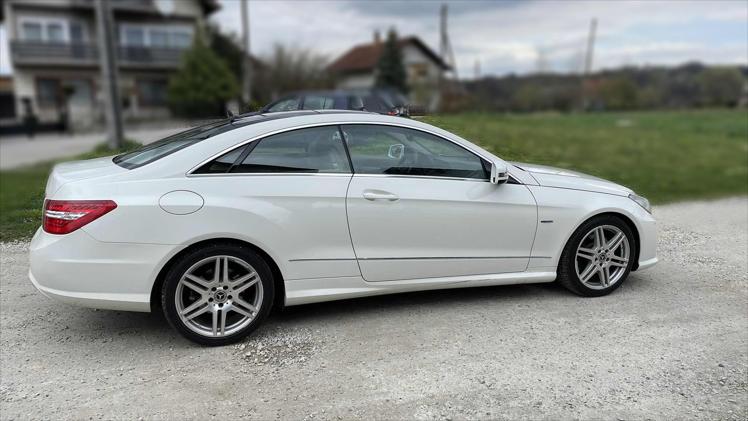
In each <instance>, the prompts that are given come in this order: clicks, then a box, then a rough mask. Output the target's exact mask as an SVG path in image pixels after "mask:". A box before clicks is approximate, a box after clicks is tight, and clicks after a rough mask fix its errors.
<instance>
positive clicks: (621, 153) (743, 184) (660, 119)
mask: <svg viewBox="0 0 748 421" xmlns="http://www.w3.org/2000/svg"><path fill="white" fill-rule="evenodd" d="M424 120H425V121H426V122H429V123H432V124H435V125H437V126H439V127H442V128H444V129H446V130H449V131H452V132H455V133H457V134H459V135H461V136H463V137H465V138H466V139H468V140H471V141H474V142H477V143H479V144H481V145H482V146H483V147H485V148H486V149H488V150H490V151H492V152H494V153H496V154H497V155H499V156H500V157H502V158H504V159H507V160H515V161H526V162H532V163H539V164H548V165H553V166H558V167H562V168H569V169H574V170H578V171H582V172H586V173H589V174H593V175H596V176H599V177H602V178H606V179H609V180H612V181H615V182H618V183H621V184H623V185H626V186H628V187H631V188H633V189H634V190H636V191H637V192H638V193H639V194H641V195H644V196H647V197H648V198H649V199H650V200H651V201H652V202H654V203H665V202H672V201H677V200H687V199H704V198H714V197H720V196H728V195H744V194H748V113H746V112H745V111H727V110H710V111H682V112H634V113H595V114H577V115H559V114H531V115H500V114H480V113H470V114H458V115H443V116H429V117H426V118H424ZM132 147H133V144H132V143H130V144H128V148H132ZM112 153H113V152H111V151H107V150H105V149H104V148H97V149H96V150H94V151H92V152H90V153H88V154H85V155H81V156H79V157H76V158H75V159H86V158H93V157H98V156H106V155H111V154H112ZM52 165H54V162H48V163H43V164H38V165H33V166H29V167H25V168H21V169H17V170H12V171H0V241H8V240H15V239H23V238H28V237H30V236H31V235H32V234H33V233H34V230H35V229H36V228H37V227H38V226H39V225H40V223H41V207H42V201H43V199H44V185H45V182H46V179H47V175H48V174H49V171H50V169H51V168H52Z"/></svg>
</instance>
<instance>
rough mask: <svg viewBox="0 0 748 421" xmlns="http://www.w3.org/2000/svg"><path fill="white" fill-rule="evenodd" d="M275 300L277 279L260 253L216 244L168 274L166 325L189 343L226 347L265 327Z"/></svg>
mask: <svg viewBox="0 0 748 421" xmlns="http://www.w3.org/2000/svg"><path fill="white" fill-rule="evenodd" d="M273 294H274V291H273V279H272V273H271V271H270V269H269V268H268V265H267V263H265V261H264V260H263V259H262V258H261V257H260V256H259V255H257V253H255V252H254V251H252V250H250V249H249V248H246V247H241V246H236V245H232V244H214V245H210V246H207V247H205V248H202V249H197V250H194V251H192V252H189V253H187V254H186V255H185V256H183V257H182V259H181V260H180V261H179V262H177V264H175V265H174V267H172V269H171V270H169V273H168V274H167V275H166V278H165V280H164V286H163V289H162V294H161V303H162V307H163V309H164V314H165V316H166V319H167V320H168V321H169V323H170V324H171V325H172V326H173V327H174V328H175V329H176V330H177V331H179V333H181V334H182V335H184V336H185V337H186V338H187V339H190V340H192V341H194V342H197V343H200V344H204V345H225V344H229V343H232V342H236V341H238V340H240V339H242V338H243V337H245V336H247V335H248V334H250V333H251V332H252V331H254V330H255V329H256V328H257V326H259V324H260V323H262V321H263V319H264V318H265V317H266V316H267V314H268V313H269V311H270V307H271V305H272V303H273Z"/></svg>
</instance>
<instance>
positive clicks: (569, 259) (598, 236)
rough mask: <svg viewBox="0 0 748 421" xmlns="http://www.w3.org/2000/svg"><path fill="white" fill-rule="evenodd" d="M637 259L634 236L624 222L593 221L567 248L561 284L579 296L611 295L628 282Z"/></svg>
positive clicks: (613, 218) (609, 217) (561, 264)
mask: <svg viewBox="0 0 748 421" xmlns="http://www.w3.org/2000/svg"><path fill="white" fill-rule="evenodd" d="M635 256H636V243H635V241H634V234H633V232H632V231H631V228H629V226H628V225H627V224H626V223H625V222H624V221H623V220H621V218H619V217H616V216H614V215H604V216H599V217H595V218H592V219H590V220H589V221H587V222H585V223H584V224H582V226H581V227H579V228H578V229H577V230H576V231H575V232H574V234H572V236H571V238H570V239H569V242H568V243H567V244H566V247H565V248H564V251H563V253H562V255H561V261H560V262H559V268H558V269H559V270H558V272H559V273H558V282H559V283H560V284H561V285H563V286H564V287H565V288H567V289H568V290H570V291H572V292H574V293H576V294H578V295H583V296H588V297H598V296H602V295H606V294H609V293H611V292H612V291H613V290H615V289H616V288H618V287H619V286H621V284H623V282H624V281H625V280H626V278H627V277H628V275H629V273H630V272H631V268H632V266H633V263H634V258H635Z"/></svg>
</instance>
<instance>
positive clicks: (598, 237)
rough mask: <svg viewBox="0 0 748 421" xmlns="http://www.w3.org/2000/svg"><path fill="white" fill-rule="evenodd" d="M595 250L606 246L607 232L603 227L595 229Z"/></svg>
mask: <svg viewBox="0 0 748 421" xmlns="http://www.w3.org/2000/svg"><path fill="white" fill-rule="evenodd" d="M594 235H595V248H596V249H597V248H600V247H602V246H603V244H605V230H603V227H597V228H595V234H594Z"/></svg>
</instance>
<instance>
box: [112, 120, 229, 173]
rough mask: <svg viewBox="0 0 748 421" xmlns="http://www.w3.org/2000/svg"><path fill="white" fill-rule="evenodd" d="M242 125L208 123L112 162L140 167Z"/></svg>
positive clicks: (118, 157) (128, 166) (131, 167)
mask: <svg viewBox="0 0 748 421" xmlns="http://www.w3.org/2000/svg"><path fill="white" fill-rule="evenodd" d="M242 125H243V124H237V123H234V122H232V121H231V120H228V119H227V120H221V121H218V122H213V123H208V124H205V125H202V126H198V127H194V128H192V129H189V130H185V131H183V132H179V133H177V134H174V135H171V136H169V137H166V138H164V139H161V140H159V141H156V142H153V143H151V144H149V145H145V146H143V147H141V148H139V149H136V150H134V151H132V152H127V153H124V154H122V155H117V156H115V157H114V159H113V160H112V161H113V162H114V163H115V164H117V165H119V166H120V167H123V168H127V169H133V168H138V167H142V166H143V165H146V164H149V163H151V162H153V161H156V160H158V159H161V158H163V157H165V156H167V155H169V154H171V153H174V152H176V151H178V150H180V149H184V148H186V147H188V146H190V145H194V144H195V143H197V142H200V141H201V140H205V139H207V138H209V137H212V136H215V135H218V134H221V133H224V132H227V131H230V130H233V129H236V128H238V127H240V126H242Z"/></svg>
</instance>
